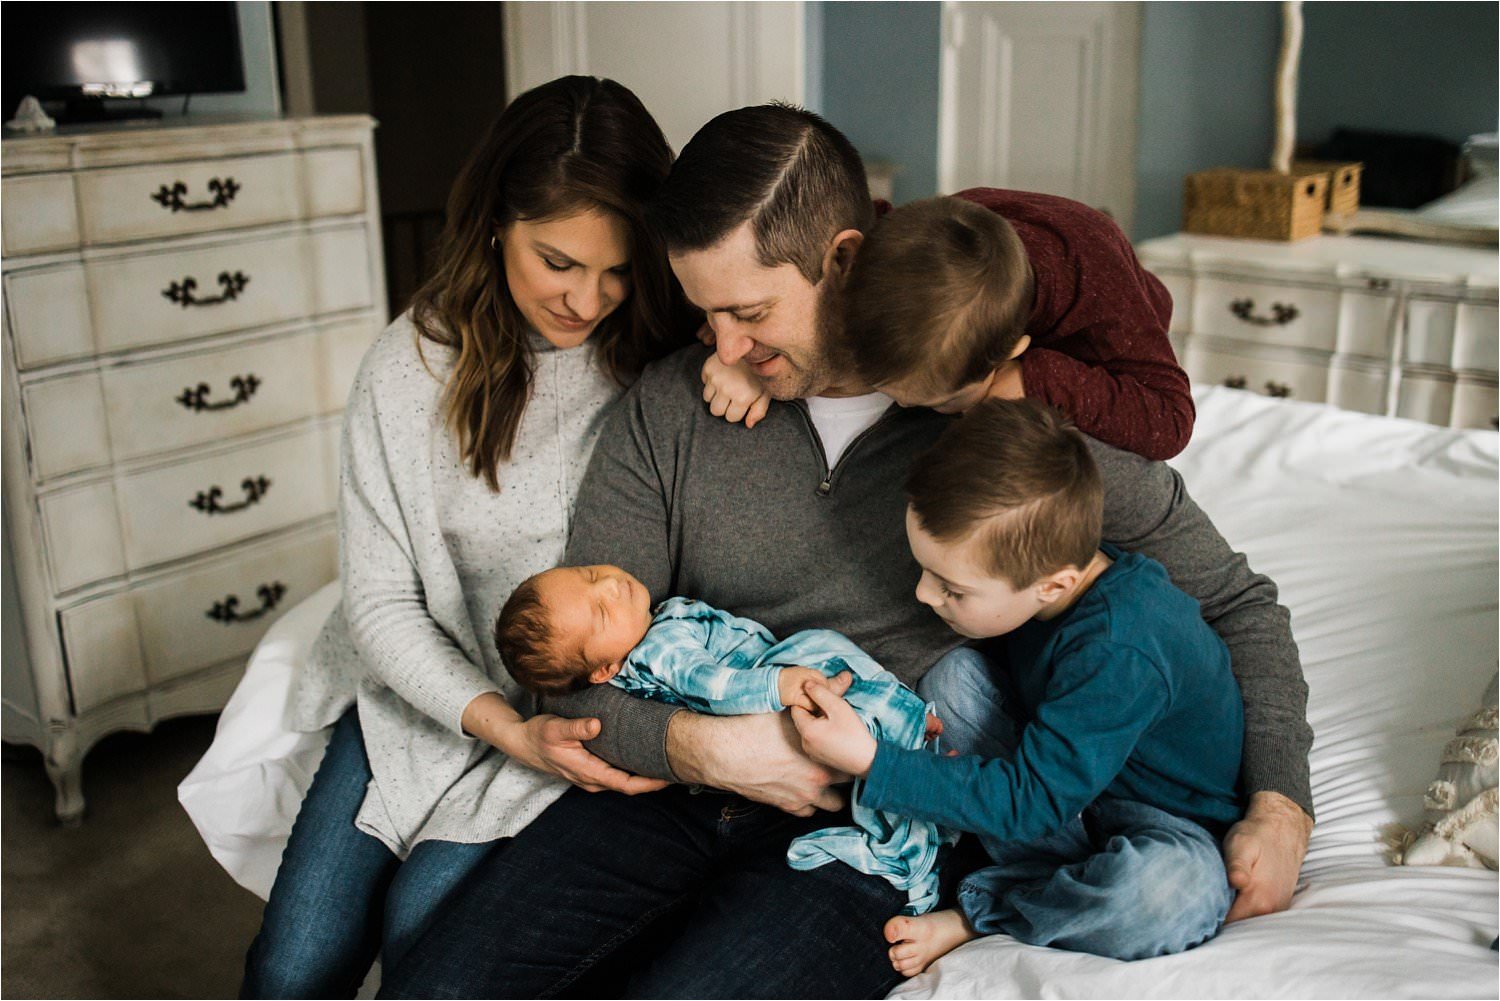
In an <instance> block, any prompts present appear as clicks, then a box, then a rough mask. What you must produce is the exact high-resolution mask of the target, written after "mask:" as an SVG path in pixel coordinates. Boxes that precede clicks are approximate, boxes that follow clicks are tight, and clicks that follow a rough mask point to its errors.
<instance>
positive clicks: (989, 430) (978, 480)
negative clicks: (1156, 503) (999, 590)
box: [906, 400, 1104, 590]
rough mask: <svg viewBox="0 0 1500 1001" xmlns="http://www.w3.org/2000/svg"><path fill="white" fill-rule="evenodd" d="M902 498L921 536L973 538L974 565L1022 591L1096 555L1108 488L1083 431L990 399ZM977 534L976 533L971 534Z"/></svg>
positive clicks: (937, 448) (1034, 409)
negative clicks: (975, 548) (907, 502)
mask: <svg viewBox="0 0 1500 1001" xmlns="http://www.w3.org/2000/svg"><path fill="white" fill-rule="evenodd" d="M906 494H907V498H908V499H909V500H910V502H911V506H912V510H913V511H914V512H915V514H916V516H917V521H918V522H919V523H920V524H921V526H922V529H923V531H925V532H927V534H929V535H931V536H932V537H933V538H935V539H937V540H938V541H939V542H942V543H945V544H948V545H952V544H954V543H958V542H962V541H964V540H966V539H969V538H971V537H973V538H974V539H976V540H977V541H978V542H980V543H981V545H980V550H979V552H978V553H977V554H976V555H975V562H976V563H978V564H979V566H980V568H981V569H983V570H984V571H985V572H986V573H990V574H993V575H994V576H996V577H1000V578H1003V579H1005V580H1006V581H1008V582H1009V583H1010V585H1011V586H1012V587H1013V588H1015V589H1017V590H1019V589H1021V588H1025V587H1030V586H1031V585H1032V584H1035V583H1036V582H1037V581H1038V580H1040V579H1041V578H1043V577H1045V576H1047V575H1048V574H1052V573H1056V572H1057V571H1059V570H1061V569H1063V568H1064V567H1069V566H1074V567H1079V568H1083V567H1086V566H1088V564H1089V562H1090V561H1091V560H1092V559H1093V558H1094V553H1095V552H1097V551H1098V549H1099V539H1100V535H1101V532H1102V526H1103V521H1104V487H1103V484H1102V481H1101V480H1100V477H1099V469H1098V467H1097V466H1096V465H1095V464H1094V457H1093V456H1092V455H1090V454H1089V449H1088V445H1087V443H1086V442H1085V441H1084V437H1083V435H1082V434H1081V433H1079V431H1078V430H1077V429H1076V428H1074V427H1073V426H1072V425H1071V424H1069V423H1068V421H1067V420H1066V419H1064V418H1063V417H1062V415H1061V414H1059V413H1057V412H1056V411H1055V410H1052V409H1050V408H1048V407H1043V406H1040V405H1038V404H1036V403H1033V402H1030V401H1028V400H986V401H984V402H983V403H980V404H979V405H978V406H976V407H974V408H973V409H972V410H970V411H969V412H968V413H967V414H965V415H964V416H963V417H961V418H960V419H958V420H957V421H954V422H953V424H952V425H950V426H949V427H948V429H947V430H945V431H944V432H943V433H942V435H941V436H940V437H939V438H938V440H937V443H936V444H934V445H933V446H932V448H931V449H929V450H928V451H927V452H925V453H924V454H923V455H922V456H920V457H919V458H918V459H917V461H916V463H915V464H914V465H913V466H912V470H911V473H910V475H909V476H908V478H907V481H906ZM976 533H977V534H976Z"/></svg>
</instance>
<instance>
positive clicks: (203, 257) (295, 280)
mask: <svg viewBox="0 0 1500 1001" xmlns="http://www.w3.org/2000/svg"><path fill="white" fill-rule="evenodd" d="M305 248H306V243H305V239H304V237H303V236H302V235H301V234H296V233H293V234H288V235H286V236H278V237H273V238H270V239H258V240H243V241H236V242H234V243H224V244H218V245H215V246H209V247H200V248H195V249H193V250H183V251H177V252H176V253H161V252H157V253H151V254H144V255H140V256H135V257H120V258H114V259H111V260H107V261H98V262H95V263H93V264H91V265H90V266H89V267H88V279H89V303H90V306H91V307H92V314H93V320H94V337H95V341H96V342H97V343H98V345H99V350H100V351H101V352H110V351H122V350H125V349H128V348H136V347H142V346H144V345H147V344H162V343H166V342H169V341H180V340H187V339H189V338H193V337H202V336H205V335H207V334H218V333H224V332H226V331H230V330H244V329H247V328H250V327H260V326H266V325H268V324H272V323H284V322H286V321H287V320H294V319H297V318H299V317H303V316H306V315H307V314H308V312H309V311H310V305H311V291H310V283H309V282H308V275H307V264H306V260H305V257H304V255H305V253H306V249H305ZM34 333H35V332H34V331H25V330H21V331H17V334H18V335H19V336H22V337H25V336H28V334H32V335H34Z"/></svg>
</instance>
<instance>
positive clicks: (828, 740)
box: [792, 675, 875, 776]
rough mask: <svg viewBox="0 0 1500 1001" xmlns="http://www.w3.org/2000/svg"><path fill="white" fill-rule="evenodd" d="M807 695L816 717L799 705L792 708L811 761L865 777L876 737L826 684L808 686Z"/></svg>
mask: <svg viewBox="0 0 1500 1001" xmlns="http://www.w3.org/2000/svg"><path fill="white" fill-rule="evenodd" d="M840 677H842V675H841V676H840ZM807 694H808V695H809V696H810V697H811V698H812V700H813V702H814V703H816V705H817V715H814V714H813V713H810V712H808V711H807V710H806V709H803V708H802V707H800V706H796V707H793V709H792V723H793V724H794V725H795V726H796V727H797V733H798V735H799V736H801V738H802V747H803V749H804V750H805V751H807V753H808V754H809V755H811V756H812V759H813V760H814V761H819V762H822V763H823V764H825V765H827V766H828V767H830V768H837V769H838V770H839V771H841V772H847V773H848V774H850V775H855V776H864V775H866V774H867V773H868V772H869V771H870V765H871V764H872V763H873V762H874V761H875V738H874V737H872V736H870V731H869V730H868V729H866V728H865V724H864V721H863V720H861V719H860V718H859V714H858V713H856V712H855V711H854V707H853V706H851V705H850V704H849V703H847V702H845V701H844V699H843V696H842V695H835V694H833V690H832V689H830V688H829V687H828V686H827V685H826V684H822V683H815V684H811V685H808V686H807Z"/></svg>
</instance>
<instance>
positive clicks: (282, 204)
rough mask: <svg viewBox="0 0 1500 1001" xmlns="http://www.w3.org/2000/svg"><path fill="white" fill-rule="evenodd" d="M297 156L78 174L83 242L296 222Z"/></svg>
mask: <svg viewBox="0 0 1500 1001" xmlns="http://www.w3.org/2000/svg"><path fill="white" fill-rule="evenodd" d="M297 188H298V184H297V154H296V153H279V154H272V155H269V156H245V157H232V158H229V159H223V160H184V161H179V162H176V163H159V164H149V165H147V166H142V167H120V168H115V169H109V170H88V171H82V172H80V173H79V174H78V204H79V207H80V209H81V214H82V216H83V237H84V241H85V242H86V243H89V244H101V243H121V242H124V241H126V240H148V239H155V238H158V237H164V236H182V235H186V234H189V233H207V232H212V231H214V230H221V229H234V228H237V227H242V226H262V225H266V224H268V223H274V222H288V221H290V220H292V219H295V218H297V216H298V215H299V214H300V212H299V206H298V204H297Z"/></svg>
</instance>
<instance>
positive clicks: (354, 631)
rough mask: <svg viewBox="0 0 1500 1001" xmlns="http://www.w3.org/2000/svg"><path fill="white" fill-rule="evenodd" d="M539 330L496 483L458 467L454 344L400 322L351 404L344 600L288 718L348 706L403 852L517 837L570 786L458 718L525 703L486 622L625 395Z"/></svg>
mask: <svg viewBox="0 0 1500 1001" xmlns="http://www.w3.org/2000/svg"><path fill="white" fill-rule="evenodd" d="M532 336H533V344H535V345H537V347H538V350H537V353H536V371H535V376H534V380H533V387H532V396H531V401H530V403H529V404H528V405H527V408H526V412H525V415H524V417H523V418H522V421H521V427H520V432H519V434H518V435H517V438H516V443H515V448H514V449H513V451H512V455H511V460H510V462H508V463H506V464H505V465H503V466H502V467H501V468H500V470H499V479H500V486H501V489H500V491H499V492H498V493H495V492H493V491H491V490H490V489H489V487H488V486H487V485H486V484H485V482H484V479H483V478H482V477H474V476H471V475H470V474H469V473H468V471H467V469H466V468H465V467H464V464H463V462H462V461H461V459H460V457H459V454H458V447H457V443H456V441H455V440H454V436H453V434H452V433H451V432H450V431H449V430H448V429H447V428H446V427H445V426H444V423H443V418H442V413H441V410H440V396H441V394H442V386H443V379H445V378H446V376H447V374H448V371H449V369H450V367H451V355H450V352H449V351H448V350H447V349H445V348H443V347H440V346H438V345H435V344H432V343H431V342H429V341H423V342H422V347H421V354H420V355H419V353H418V348H417V334H416V330H415V328H414V327H413V326H412V324H411V321H410V319H409V318H408V317H406V316H402V317H401V318H400V319H398V320H396V321H395V322H394V323H392V324H391V325H390V326H389V327H388V328H387V329H386V330H385V332H384V333H382V334H381V335H380V337H379V338H378V339H377V340H376V341H375V343H374V345H372V347H371V348H370V350H369V352H368V353H367V354H366V356H365V359H364V362H363V364H362V365H361V366H360V370H359V375H358V376H357V377H356V378H355V381H354V387H353V389H352V390H351V392H350V396H349V404H348V408H347V410H346V411H345V414H344V433H343V443H342V449H341V454H342V464H343V468H342V476H341V481H340V497H339V558H340V573H341V576H342V580H343V601H342V602H341V604H340V606H339V607H338V608H337V609H335V611H334V612H333V614H332V615H331V616H330V617H329V619H328V622H327V623H326V624H325V625H324V627H323V631H322V633H321V634H320V635H319V637H318V640H317V643H316V645H315V646H314V648H313V650H312V654H311V657H310V658H309V662H308V665H307V668H306V670H305V671H304V673H303V674H302V675H301V676H300V677H299V678H298V683H297V688H296V691H295V692H294V694H293V700H294V701H293V710H294V718H295V720H296V724H297V726H298V728H299V729H305V730H313V729H319V728H321V727H324V726H327V725H329V724H331V723H333V722H334V721H335V720H337V719H338V717H339V716H340V715H342V713H343V712H344V710H345V709H346V708H347V707H348V706H349V704H350V703H351V702H356V701H357V704H358V707H359V718H360V723H361V725H362V726H363V729H364V736H365V750H366V751H367V752H368V754H369V758H370V768H371V771H372V773H373V775H374V779H373V780H372V781H371V783H370V786H369V791H368V793H367V794H366V797H365V801H364V805H363V807H362V808H361V809H360V812H359V816H358V818H357V824H358V826H359V827H360V829H361V830H364V831H366V832H367V833H369V834H371V835H374V836H375V837H377V838H379V839H380V840H381V841H382V842H384V843H385V844H386V845H387V846H389V847H390V848H391V850H392V851H394V852H396V854H397V855H399V856H401V857H402V858H405V857H406V855H407V854H408V853H409V852H410V851H411V849H412V847H413V846H414V845H416V844H417V843H418V842H420V841H425V840H429V839H436V840H442V841H458V842H467V843H474V842H484V841H491V840H494V839H496V838H502V837H508V836H510V835H513V834H515V833H516V832H517V831H519V830H520V829H521V828H523V827H525V826H526V824H527V823H529V822H530V821H531V820H532V818H534V817H535V816H536V815H537V814H539V813H540V812H541V811H542V810H543V809H545V808H546V807H547V805H548V804H550V803H551V802H552V801H553V800H554V799H556V798H557V797H558V796H559V795H560V794H561V793H562V791H563V790H564V789H566V788H567V784H566V783H565V782H563V781H562V780H561V779H557V778H554V777H551V776H547V775H543V774H541V773H539V772H536V771H533V770H532V769H530V768H527V767H525V766H523V765H520V764H518V763H516V762H514V761H511V760H509V759H507V758H506V757H505V756H504V755H502V754H501V753H500V752H499V751H497V750H495V749H494V748H492V747H490V746H489V745H487V744H484V743H483V742H481V741H478V740H475V739H473V738H471V737H468V736H466V735H465V734H464V733H463V730H462V727H461V726H460V724H459V719H460V717H461V715H462V714H463V710H464V707H465V706H467V705H468V704H469V702H470V701H471V700H472V699H473V698H474V697H475V696H476V695H479V694H481V693H483V692H491V691H498V692H500V693H501V694H503V695H504V696H505V697H506V698H507V699H509V700H510V701H511V703H512V704H513V705H516V706H517V708H519V709H520V710H521V712H522V713H524V714H529V713H530V712H531V709H532V706H531V703H530V701H529V700H530V696H529V695H528V694H527V693H526V692H524V691H523V690H522V689H521V688H520V687H519V686H518V685H516V683H515V682H514V681H512V680H511V678H510V676H509V675H508V674H507V673H506V671H505V668H504V666H503V665H502V664H501V662H500V657H499V655H498V653H497V652H496V650H495V643H494V637H493V635H492V626H493V623H494V620H495V616H496V614H497V613H498V612H499V610H500V606H501V604H503V603H504V601H505V599H506V598H507V597H508V596H509V594H510V592H511V590H512V589H514V588H515V586H516V585H517V584H519V583H520V582H521V581H522V580H524V579H525V578H526V577H528V576H530V575H531V574H534V573H537V572H539V571H541V570H544V569H546V568H548V567H551V566H555V565H556V564H557V563H558V562H559V561H560V560H561V559H562V554H563V546H564V544H565V543H566V541H567V536H568V523H569V521H570V520H571V517H572V511H573V502H574V498H575V497H576V495H577V492H578V483H579V481H580V480H581V479H582V477H583V471H584V468H585V466H587V464H588V460H589V455H590V453H591V452H592V451H593V447H594V442H595V441H596V440H597V438H598V434H599V428H600V425H601V423H602V420H603V415H604V412H605V410H606V409H607V406H608V404H610V403H612V402H613V401H614V400H616V399H617V398H618V396H619V394H620V389H619V387H618V386H617V385H616V384H615V383H614V381H613V380H612V379H611V378H610V377H609V375H608V374H607V373H606V372H604V371H602V370H601V369H600V367H599V366H598V364H597V363H596V360H595V356H594V351H593V348H592V347H591V346H589V345H585V346H583V347H579V348H574V349H571V350H566V351H559V350H556V349H553V348H552V347H551V345H550V344H547V343H546V342H545V341H544V340H543V339H542V338H540V337H538V336H536V335H532ZM424 356H425V358H426V361H427V365H426V366H424V364H423V357H424ZM428 366H430V367H431V371H429V370H428Z"/></svg>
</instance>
